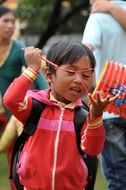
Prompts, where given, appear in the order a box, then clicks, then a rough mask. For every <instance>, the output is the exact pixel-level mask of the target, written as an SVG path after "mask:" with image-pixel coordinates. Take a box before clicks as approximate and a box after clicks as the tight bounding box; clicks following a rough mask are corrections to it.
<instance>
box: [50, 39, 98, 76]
mask: <svg viewBox="0 0 126 190" xmlns="http://www.w3.org/2000/svg"><path fill="white" fill-rule="evenodd" d="M83 56H88V57H89V58H90V61H91V65H92V68H94V67H95V64H96V61H95V57H94V55H93V53H92V52H91V51H90V50H89V48H87V47H86V46H85V45H83V44H82V43H80V42H75V41H63V40H61V41H58V42H56V43H54V44H53V45H52V46H51V47H50V48H49V50H48V53H47V59H48V60H50V61H51V62H53V63H55V64H56V65H58V66H60V65H63V64H73V63H74V62H75V61H76V60H78V59H80V58H81V57H83ZM47 66H48V67H49V70H50V71H51V72H52V73H55V68H54V67H53V66H52V65H50V64H48V63H47Z"/></svg>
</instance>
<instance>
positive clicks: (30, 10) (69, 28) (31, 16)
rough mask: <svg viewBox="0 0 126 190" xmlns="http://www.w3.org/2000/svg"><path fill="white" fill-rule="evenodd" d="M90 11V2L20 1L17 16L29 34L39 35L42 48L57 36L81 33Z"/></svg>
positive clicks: (84, 0) (83, 0)
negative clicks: (53, 36)
mask: <svg viewBox="0 0 126 190" xmlns="http://www.w3.org/2000/svg"><path fill="white" fill-rule="evenodd" d="M88 11H89V0H77V1H75V0H51V1H50V0H20V1H19V6H18V9H17V16H18V17H19V18H20V19H21V22H22V23H25V25H26V28H25V31H27V32H28V33H29V34H39V41H38V43H37V44H36V47H39V48H42V47H43V46H44V45H45V44H46V42H47V41H48V39H49V38H50V37H51V36H52V35H54V34H56V33H59V34H62V33H63V34H64V33H81V32H82V31H83V29H84V25H85V23H86V20H87V17H88Z"/></svg>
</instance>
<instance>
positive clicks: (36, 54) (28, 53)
mask: <svg viewBox="0 0 126 190" xmlns="http://www.w3.org/2000/svg"><path fill="white" fill-rule="evenodd" d="M23 50H24V57H25V61H26V64H27V65H28V66H31V67H33V68H35V69H37V70H39V69H40V67H41V57H42V51H41V50H40V49H39V48H34V47H33V46H31V47H27V48H25V49H23Z"/></svg>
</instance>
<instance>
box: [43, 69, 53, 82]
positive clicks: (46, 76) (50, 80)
mask: <svg viewBox="0 0 126 190" xmlns="http://www.w3.org/2000/svg"><path fill="white" fill-rule="evenodd" d="M44 73H45V78H46V80H47V81H48V83H51V82H52V79H53V74H52V73H51V72H50V71H49V69H48V67H46V68H45V71H44Z"/></svg>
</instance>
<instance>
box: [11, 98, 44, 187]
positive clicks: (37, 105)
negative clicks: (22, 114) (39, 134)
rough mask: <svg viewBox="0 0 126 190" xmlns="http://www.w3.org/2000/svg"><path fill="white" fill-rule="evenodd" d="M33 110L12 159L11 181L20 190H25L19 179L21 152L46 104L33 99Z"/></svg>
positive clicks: (16, 144) (17, 142)
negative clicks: (18, 167)
mask: <svg viewBox="0 0 126 190" xmlns="http://www.w3.org/2000/svg"><path fill="white" fill-rule="evenodd" d="M32 103H33V105H32V110H31V112H30V115H29V117H28V119H27V121H26V123H25V125H24V129H23V131H22V133H21V135H20V136H19V137H18V138H17V140H16V142H15V145H14V148H13V151H12V157H11V167H10V177H9V178H10V179H13V180H14V183H15V186H16V188H17V189H18V190H23V186H22V185H21V184H20V181H19V177H18V175H17V167H16V166H17V161H18V157H19V156H20V152H21V151H22V148H23V146H24V144H25V142H26V140H27V139H28V138H29V136H30V135H32V134H33V133H34V132H35V130H36V127H37V123H38V121H39V118H40V115H41V113H42V111H43V110H44V108H45V106H46V105H45V104H43V103H41V102H39V101H37V100H35V99H33V101H32Z"/></svg>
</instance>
